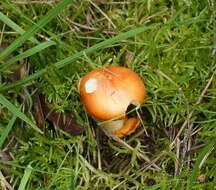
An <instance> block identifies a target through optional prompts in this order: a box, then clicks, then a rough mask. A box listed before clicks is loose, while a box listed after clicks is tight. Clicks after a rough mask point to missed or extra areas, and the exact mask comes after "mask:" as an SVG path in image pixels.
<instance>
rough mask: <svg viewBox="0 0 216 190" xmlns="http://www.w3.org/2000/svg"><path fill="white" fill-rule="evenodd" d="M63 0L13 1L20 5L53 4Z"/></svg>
mask: <svg viewBox="0 0 216 190" xmlns="http://www.w3.org/2000/svg"><path fill="white" fill-rule="evenodd" d="M60 1H61V0H51V1H11V2H12V3H15V4H19V5H31V4H47V5H52V4H54V3H58V2H60Z"/></svg>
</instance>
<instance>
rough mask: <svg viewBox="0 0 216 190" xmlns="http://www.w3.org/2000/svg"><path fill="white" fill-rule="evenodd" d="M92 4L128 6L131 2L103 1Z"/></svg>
mask: <svg viewBox="0 0 216 190" xmlns="http://www.w3.org/2000/svg"><path fill="white" fill-rule="evenodd" d="M93 2H95V3H100V4H105V5H126V4H127V5H128V4H130V3H131V2H128V1H123V2H121V1H113V2H107V1H103V0H93Z"/></svg>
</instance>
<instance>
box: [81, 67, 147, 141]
mask: <svg viewBox="0 0 216 190" xmlns="http://www.w3.org/2000/svg"><path fill="white" fill-rule="evenodd" d="M79 93H80V96H81V100H82V102H83V104H84V106H85V108H86V109H87V111H88V112H89V114H90V115H91V116H93V118H94V119H95V120H96V121H98V123H99V125H101V126H102V127H103V128H104V129H105V130H106V131H108V132H109V133H111V134H113V135H115V136H117V137H120V138H122V137H124V136H126V135H130V134H131V133H132V132H134V131H135V129H136V128H137V127H138V126H139V124H140V120H139V118H138V117H137V116H135V117H132V118H128V117H127V115H126V111H127V108H128V106H129V105H130V104H132V105H134V106H136V108H139V107H140V105H141V104H143V103H144V97H145V95H146V90H145V86H144V84H143V81H142V79H141V78H140V77H139V76H138V75H137V74H136V73H135V72H133V71H132V70H130V69H128V68H125V67H120V66H107V67H105V68H102V69H97V70H93V71H91V72H89V73H87V74H86V75H85V76H84V77H82V78H81V80H80V82H79Z"/></svg>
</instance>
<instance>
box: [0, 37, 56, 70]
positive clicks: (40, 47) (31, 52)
mask: <svg viewBox="0 0 216 190" xmlns="http://www.w3.org/2000/svg"><path fill="white" fill-rule="evenodd" d="M52 45H56V42H54V41H46V42H43V43H41V44H39V45H37V46H35V47H33V48H31V49H29V50H27V51H25V52H23V53H21V54H19V55H17V56H16V57H13V58H12V59H10V60H9V61H7V62H5V63H3V64H1V65H0V68H2V67H4V66H6V65H10V64H12V63H14V62H16V61H19V60H22V59H25V58H27V57H30V56H32V55H34V54H36V53H38V52H40V51H42V50H43V49H46V48H47V47H49V46H52Z"/></svg>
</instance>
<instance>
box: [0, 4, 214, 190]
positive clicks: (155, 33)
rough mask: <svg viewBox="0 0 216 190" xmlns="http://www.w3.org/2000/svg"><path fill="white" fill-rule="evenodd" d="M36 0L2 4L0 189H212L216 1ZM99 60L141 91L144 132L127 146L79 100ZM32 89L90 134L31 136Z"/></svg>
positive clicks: (127, 140) (129, 139) (128, 139)
mask: <svg viewBox="0 0 216 190" xmlns="http://www.w3.org/2000/svg"><path fill="white" fill-rule="evenodd" d="M25 2H27V3H25ZM41 2H42V3H38V2H37V3H33V2H31V1H22V4H19V3H18V2H17V3H15V2H11V1H8V0H5V1H1V2H0V44H1V47H3V48H1V49H4V51H1V52H0V62H1V64H0V92H1V94H0V103H1V104H0V147H1V149H0V157H1V159H0V171H1V173H0V176H1V186H0V187H1V188H3V189H5V188H6V187H7V188H8V189H10V188H12V189H34V190H35V189H37V190H45V189H46V190H48V189H52V190H53V189H57V190H61V189H64V190H65V189H122V190H123V189H125V190H126V189H143V190H144V189H148V190H149V189H160V190H163V189H164V190H167V189H174V190H175V189H187V190H189V189H198V190H203V189H215V187H216V178H215V177H216V165H215V157H216V155H215V137H216V135H215V134H216V133H215V129H216V128H215V127H216V120H215V118H216V117H215V116H216V106H215V105H216V80H215V78H216V76H215V75H216V61H215V55H214V54H213V53H212V52H213V51H212V46H213V45H214V44H215V42H214V38H215V37H214V36H216V34H215V33H216V28H214V27H215V26H216V24H215V23H214V17H215V13H214V9H213V7H214V0H209V1H202V2H201V1H192V0H188V1H168V0H159V1H151V0H145V1H135V0H131V1H128V2H126V1H122V2H121V3H119V4H118V3H117V4H116V3H115V2H114V1H112V0H109V1H93V0H86V1H76V0H74V1H70V0H64V1H60V2H58V3H57V2H53V1H48V0H47V2H48V3H44V1H41ZM5 47H7V48H5ZM104 65H123V66H127V67H129V68H131V69H132V70H134V71H135V72H137V73H138V74H139V75H140V76H141V78H142V79H143V81H144V83H145V86H146V88H147V96H146V100H145V103H144V104H143V105H142V107H141V112H140V117H141V118H142V124H143V125H142V126H141V127H140V128H139V129H138V130H137V131H136V132H135V133H134V134H132V135H131V136H129V137H126V138H125V139H123V140H124V141H123V142H124V143H127V145H129V146H131V147H133V151H132V150H131V149H128V148H126V147H125V146H122V144H121V143H119V142H116V141H114V140H112V139H109V138H108V137H106V136H105V135H104V134H103V132H102V131H101V130H100V129H99V127H98V126H97V125H96V123H95V122H94V121H93V119H92V118H91V117H90V116H89V115H88V113H87V112H86V110H85V109H84V107H83V105H82V103H81V101H80V98H79V94H78V90H77V84H78V81H79V79H80V78H81V77H82V76H84V75H85V74H86V73H87V72H89V71H91V70H92V69H95V68H101V67H103V66H104ZM19 70H21V71H22V73H21V78H20V77H19V78H18V80H14V74H13V73H15V74H16V73H17V72H18V71H19ZM32 86H35V87H36V89H37V90H38V91H39V92H41V93H42V94H43V95H44V96H45V99H46V101H47V102H49V103H50V104H51V105H50V107H51V108H52V109H53V110H56V111H58V112H61V113H68V114H70V115H71V116H72V117H73V118H75V119H76V121H77V122H78V123H79V124H82V125H85V126H87V128H86V131H85V133H84V134H83V135H80V136H71V135H69V134H67V133H66V132H64V131H62V130H60V129H58V128H55V130H51V129H52V128H53V125H52V123H50V122H46V123H45V125H46V128H45V135H42V134H40V133H38V131H40V130H41V129H39V126H38V125H37V124H36V119H35V117H34V116H35V110H34V106H35V103H36V102H35V101H34V99H33V98H32V94H34V93H35V89H34V88H32ZM144 128H145V130H146V131H147V134H148V135H147V134H146V132H145V130H144ZM35 129H36V130H35ZM141 154H142V155H143V154H145V155H147V156H148V157H149V158H150V161H151V162H150V165H149V163H147V162H146V161H145V160H143V159H142V156H140V155H141ZM154 162H155V163H156V164H157V166H159V167H160V168H161V171H160V172H158V171H154V170H151V164H152V163H154ZM2 176H3V177H2ZM201 176H204V179H202V180H201V179H200V178H201ZM9 186H10V187H9ZM1 188H0V189H1Z"/></svg>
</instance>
